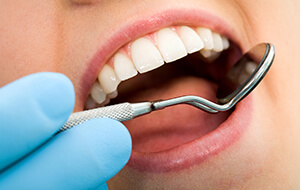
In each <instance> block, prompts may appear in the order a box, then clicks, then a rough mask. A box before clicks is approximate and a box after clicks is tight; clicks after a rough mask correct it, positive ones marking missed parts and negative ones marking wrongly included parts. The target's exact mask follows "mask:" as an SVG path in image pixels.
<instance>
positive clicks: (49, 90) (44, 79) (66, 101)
mask: <svg viewBox="0 0 300 190" xmlns="http://www.w3.org/2000/svg"><path fill="white" fill-rule="evenodd" d="M32 80H33V81H34V83H35V85H34V86H33V91H34V96H35V99H36V100H37V101H38V103H39V107H40V109H41V110H42V111H43V112H44V113H45V114H46V115H47V116H48V117H50V118H56V119H60V118H63V119H64V120H65V118H68V117H69V115H70V114H71V113H72V111H73V107H74V104H75V91H74V87H73V84H72V82H71V81H70V79H69V78H68V77H66V76H65V75H63V74H61V73H51V72H43V73H36V74H33V75H32Z"/></svg>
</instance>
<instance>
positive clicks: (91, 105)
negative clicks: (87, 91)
mask: <svg viewBox="0 0 300 190" xmlns="http://www.w3.org/2000/svg"><path fill="white" fill-rule="evenodd" d="M97 107H99V104H97V103H96V102H95V101H94V100H93V98H92V97H91V96H88V98H87V99H86V101H85V104H84V108H85V109H86V110H87V109H93V108H97Z"/></svg>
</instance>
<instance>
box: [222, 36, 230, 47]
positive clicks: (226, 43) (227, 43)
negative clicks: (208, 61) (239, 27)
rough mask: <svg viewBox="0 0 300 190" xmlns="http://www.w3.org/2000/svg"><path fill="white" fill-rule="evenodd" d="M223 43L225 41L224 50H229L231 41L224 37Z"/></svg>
mask: <svg viewBox="0 0 300 190" xmlns="http://www.w3.org/2000/svg"><path fill="white" fill-rule="evenodd" d="M222 41H223V47H224V49H228V48H229V40H228V39H227V38H226V37H224V36H222Z"/></svg>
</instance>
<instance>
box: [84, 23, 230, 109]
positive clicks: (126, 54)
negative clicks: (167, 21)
mask: <svg viewBox="0 0 300 190" xmlns="http://www.w3.org/2000/svg"><path fill="white" fill-rule="evenodd" d="M229 45H230V44H229V41H228V39H227V38H225V37H224V36H221V35H220V34H217V33H215V32H212V31H211V30H210V29H208V28H203V27H198V28H191V27H188V26H180V27H169V28H164V29H161V30H159V31H157V32H155V33H154V34H152V35H146V36H144V37H141V38H139V39H137V40H135V41H134V42H133V43H132V44H131V45H128V46H130V47H129V48H128V49H129V50H130V51H124V49H125V48H123V49H120V50H119V51H118V52H117V53H116V54H115V55H114V57H113V58H112V61H110V62H108V63H113V64H112V65H111V66H113V67H111V66H110V64H108V63H107V64H105V65H104V67H103V69H102V70H101V72H100V73H99V75H98V80H97V81H96V82H95V83H94V85H93V87H92V89H91V92H90V95H89V97H88V99H87V101H86V103H85V108H86V109H91V108H95V107H98V106H99V105H104V104H107V103H109V100H110V99H111V98H115V97H116V96H117V94H118V93H117V87H118V85H119V83H120V82H121V81H124V80H127V79H129V78H132V77H134V76H136V75H137V73H138V72H139V73H145V72H148V71H151V70H153V69H156V68H158V67H160V66H162V65H163V64H164V62H166V63H169V62H173V61H175V60H178V59H180V58H182V57H184V56H186V55H187V54H188V53H194V52H197V51H200V53H201V54H202V55H203V57H204V58H206V59H207V60H208V61H212V60H214V59H216V58H217V57H218V56H219V55H220V52H221V51H223V50H225V49H228V48H229ZM137 71H138V72H137Z"/></svg>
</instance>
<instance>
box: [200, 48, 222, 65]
mask: <svg viewBox="0 0 300 190" xmlns="http://www.w3.org/2000/svg"><path fill="white" fill-rule="evenodd" d="M200 54H201V55H202V56H203V57H204V58H205V60H206V61H207V62H209V63H211V62H213V61H215V60H216V59H217V58H218V57H219V56H220V55H221V53H220V52H215V51H212V50H206V49H202V50H201V51H200Z"/></svg>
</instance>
